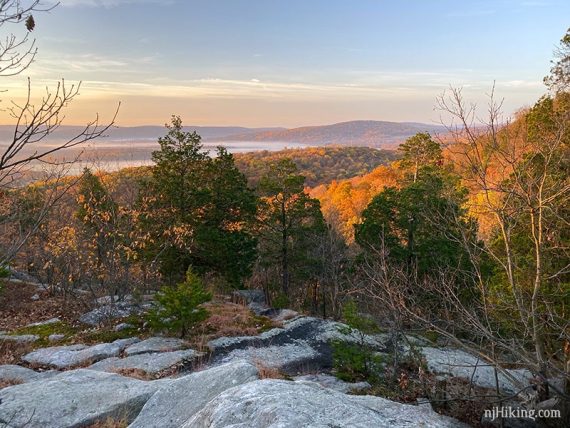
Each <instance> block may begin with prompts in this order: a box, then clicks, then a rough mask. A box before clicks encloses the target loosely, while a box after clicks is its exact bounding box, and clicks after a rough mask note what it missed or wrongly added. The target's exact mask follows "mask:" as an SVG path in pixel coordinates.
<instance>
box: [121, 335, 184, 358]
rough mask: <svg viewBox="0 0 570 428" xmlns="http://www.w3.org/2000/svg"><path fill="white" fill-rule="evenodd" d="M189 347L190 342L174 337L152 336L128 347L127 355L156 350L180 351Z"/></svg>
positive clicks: (148, 352)
mask: <svg viewBox="0 0 570 428" xmlns="http://www.w3.org/2000/svg"><path fill="white" fill-rule="evenodd" d="M187 347H188V343H187V342H185V341H184V340H181V339H176V338H173V337H151V338H149V339H145V340H142V341H140V342H137V343H135V344H133V345H131V346H129V347H128V348H127V349H125V355H127V356H129V357H130V356H131V355H138V354H150V353H154V352H168V351H178V350H180V349H184V348H187Z"/></svg>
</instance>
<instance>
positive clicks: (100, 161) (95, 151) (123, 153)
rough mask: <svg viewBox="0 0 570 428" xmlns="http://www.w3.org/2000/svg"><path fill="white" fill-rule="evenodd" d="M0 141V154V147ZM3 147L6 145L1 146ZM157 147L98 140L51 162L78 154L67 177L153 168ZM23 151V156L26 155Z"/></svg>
mask: <svg viewBox="0 0 570 428" xmlns="http://www.w3.org/2000/svg"><path fill="white" fill-rule="evenodd" d="M202 144H203V146H204V149H205V150H208V151H209V152H210V153H211V154H214V153H215V151H216V147H218V146H223V147H225V148H226V149H227V150H228V151H229V152H230V153H248V152H257V151H262V150H267V151H279V150H283V149H296V148H305V147H309V146H310V145H308V144H303V143H290V142H259V141H206V142H203V143H202ZM2 145H3V144H2V142H0V151H1V148H2ZM4 145H5V144H4ZM57 145H58V142H57V141H46V142H42V144H41V145H40V146H36V147H32V146H30V147H29V148H28V151H30V149H32V148H35V149H42V148H43V149H44V150H46V149H49V148H52V147H55V146H57ZM158 149H159V145H158V143H157V141H156V140H137V141H132V140H106V139H105V140H100V141H97V142H95V143H91V144H86V145H82V146H81V148H79V147H75V148H72V149H67V150H65V151H61V152H58V154H57V156H54V157H53V158H52V159H53V160H60V161H61V160H63V159H65V160H66V161H69V160H70V159H75V158H76V157H77V156H78V155H79V154H80V153H81V151H83V154H82V155H81V159H82V161H80V162H76V164H74V165H73V166H72V167H71V168H70V169H69V172H68V174H76V173H78V172H81V171H82V170H83V169H84V168H85V167H89V168H92V169H95V170H106V171H117V170H119V169H122V168H126V167H135V166H145V165H152V161H151V154H152V152H153V151H154V150H158ZM25 154H26V153H25V152H22V155H25ZM43 168H44V166H43V165H42V164H40V163H37V164H36V165H32V169H33V170H41V169H43Z"/></svg>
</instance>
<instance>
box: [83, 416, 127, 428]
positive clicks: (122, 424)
mask: <svg viewBox="0 0 570 428" xmlns="http://www.w3.org/2000/svg"><path fill="white" fill-rule="evenodd" d="M128 425H129V422H128V421H127V418H119V419H115V418H107V419H105V420H103V421H97V422H95V423H93V424H91V425H89V426H88V427H87V428H127V426H128Z"/></svg>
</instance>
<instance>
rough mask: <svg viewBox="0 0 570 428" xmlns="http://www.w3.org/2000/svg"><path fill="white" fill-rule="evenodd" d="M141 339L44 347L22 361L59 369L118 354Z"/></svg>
mask: <svg viewBox="0 0 570 428" xmlns="http://www.w3.org/2000/svg"><path fill="white" fill-rule="evenodd" d="M137 341H139V339H138V338H130V339H119V340H115V341H114V342H112V343H100V344H98V345H93V346H87V345H82V344H78V345H68V346H53V347H50V348H42V349H38V350H36V351H33V352H30V353H29V354H26V355H24V356H23V357H22V361H24V362H26V363H28V364H30V365H32V366H36V367H50V368H55V369H58V370H65V369H71V368H74V367H79V366H86V365H88V364H92V363H94V362H96V361H99V360H103V359H105V358H110V357H116V356H118V355H119V354H120V353H121V352H122V351H123V350H124V349H125V348H127V347H128V346H130V345H132V344H133V343H136V342H137Z"/></svg>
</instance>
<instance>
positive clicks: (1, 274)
mask: <svg viewBox="0 0 570 428" xmlns="http://www.w3.org/2000/svg"><path fill="white" fill-rule="evenodd" d="M9 276H10V270H9V269H8V266H0V278H8V277H9Z"/></svg>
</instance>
